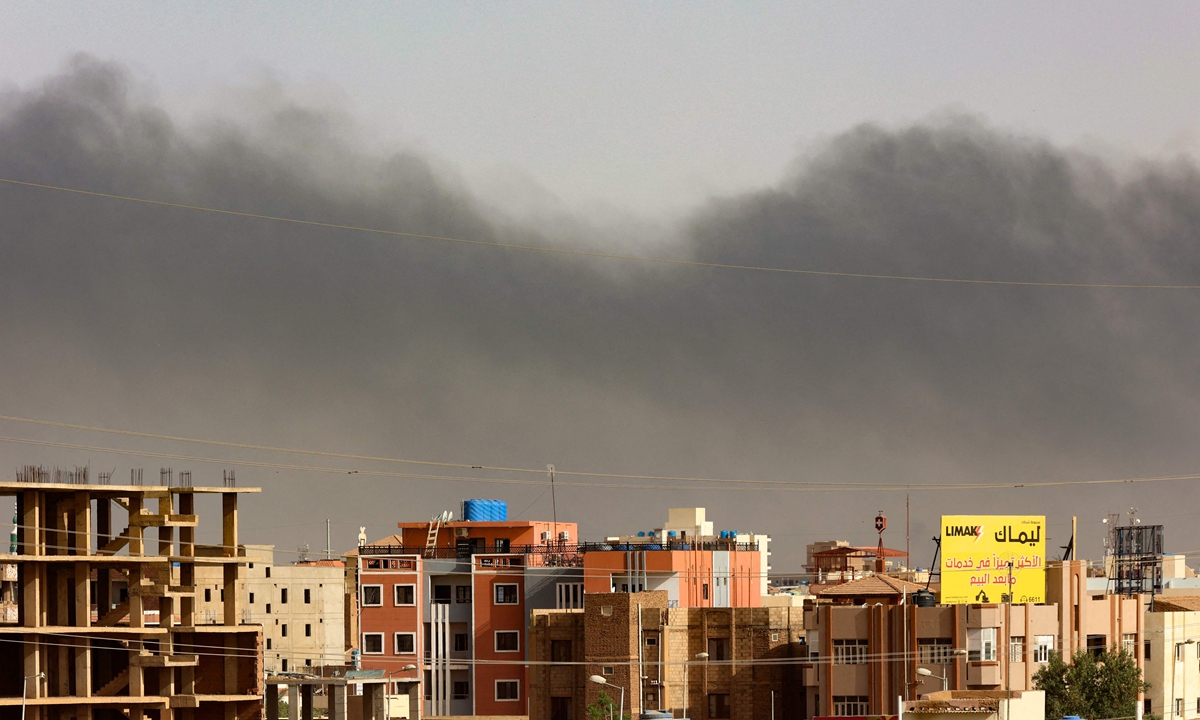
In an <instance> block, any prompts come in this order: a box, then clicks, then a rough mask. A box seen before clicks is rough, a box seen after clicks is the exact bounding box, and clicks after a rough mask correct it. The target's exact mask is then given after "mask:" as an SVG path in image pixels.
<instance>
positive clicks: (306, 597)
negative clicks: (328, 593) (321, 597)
mask: <svg viewBox="0 0 1200 720" xmlns="http://www.w3.org/2000/svg"><path fill="white" fill-rule="evenodd" d="M311 602H312V590H310V589H308V588H304V604H305V605H308V604H309V603H311Z"/></svg>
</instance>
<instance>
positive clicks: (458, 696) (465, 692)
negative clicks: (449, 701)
mask: <svg viewBox="0 0 1200 720" xmlns="http://www.w3.org/2000/svg"><path fill="white" fill-rule="evenodd" d="M470 696H471V683H469V682H467V681H466V680H455V681H454V699H455V700H466V699H467V698H468V697H470Z"/></svg>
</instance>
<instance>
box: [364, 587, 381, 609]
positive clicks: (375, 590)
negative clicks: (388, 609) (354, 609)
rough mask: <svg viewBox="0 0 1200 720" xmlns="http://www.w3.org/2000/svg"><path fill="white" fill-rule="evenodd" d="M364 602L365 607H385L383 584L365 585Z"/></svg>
mask: <svg viewBox="0 0 1200 720" xmlns="http://www.w3.org/2000/svg"><path fill="white" fill-rule="evenodd" d="M362 604H363V607H383V586H382V585H363V589H362Z"/></svg>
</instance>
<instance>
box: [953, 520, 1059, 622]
mask: <svg viewBox="0 0 1200 720" xmlns="http://www.w3.org/2000/svg"><path fill="white" fill-rule="evenodd" d="M1010 563H1011V565H1010ZM941 571H942V597H941V601H942V602H943V603H952V604H959V603H999V602H1007V601H1009V591H1010V588H1011V592H1012V598H1011V601H1012V602H1015V603H1026V602H1029V603H1040V602H1045V601H1046V518H1045V516H1043V515H943V516H942V567H941Z"/></svg>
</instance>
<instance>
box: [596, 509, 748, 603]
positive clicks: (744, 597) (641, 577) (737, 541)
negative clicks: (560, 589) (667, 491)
mask: <svg viewBox="0 0 1200 720" xmlns="http://www.w3.org/2000/svg"><path fill="white" fill-rule="evenodd" d="M714 532H715V531H714V530H713V524H712V522H711V521H709V520H706V519H705V509H704V508H671V509H670V511H669V512H668V519H667V522H666V523H665V524H664V525H663V527H661V528H656V529H654V530H649V531H642V532H639V533H637V534H636V535H626V536H613V537H608V538H605V541H604V542H603V543H586V544H584V545H581V546H580V547H579V550H580V552H581V554H582V556H583V568H584V577H585V580H584V583H585V585H584V590H585V591H586V592H587V593H604V592H614V593H616V592H621V593H625V592H645V591H650V590H663V591H665V592H666V593H667V597H668V601H669V602H670V604H671V606H672V607H758V606H760V605H761V604H762V599H763V597H765V596H766V595H768V593H769V589H768V584H767V573H768V571H769V569H770V565H769V564H768V557H769V556H770V552H769V551H768V550H767V548H768V547H769V544H770V537H769V536H767V535H760V534H754V533H743V532H738V531H734V530H721V531H719V532H716V533H715V534H714Z"/></svg>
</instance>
